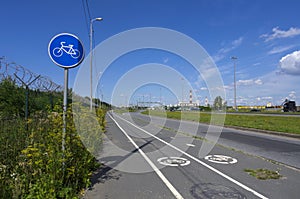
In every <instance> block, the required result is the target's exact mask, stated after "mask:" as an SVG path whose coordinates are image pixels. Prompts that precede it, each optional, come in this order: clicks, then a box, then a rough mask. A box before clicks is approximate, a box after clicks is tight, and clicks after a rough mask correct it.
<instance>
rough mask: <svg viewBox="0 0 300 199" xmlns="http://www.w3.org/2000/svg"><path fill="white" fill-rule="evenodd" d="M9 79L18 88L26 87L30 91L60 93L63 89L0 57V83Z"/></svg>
mask: <svg viewBox="0 0 300 199" xmlns="http://www.w3.org/2000/svg"><path fill="white" fill-rule="evenodd" d="M4 79H11V80H12V81H14V82H15V83H16V84H17V85H19V86H28V87H29V88H30V89H32V90H40V91H47V92H54V91H62V90H63V87H62V86H61V85H59V84H56V83H55V82H53V81H52V80H51V79H50V78H49V77H46V76H41V75H38V74H36V73H33V72H32V71H30V70H28V69H27V68H25V67H23V66H21V65H19V64H16V63H15V62H8V61H6V59H5V57H0V81H2V80H4Z"/></svg>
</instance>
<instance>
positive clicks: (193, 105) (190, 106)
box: [178, 90, 199, 109]
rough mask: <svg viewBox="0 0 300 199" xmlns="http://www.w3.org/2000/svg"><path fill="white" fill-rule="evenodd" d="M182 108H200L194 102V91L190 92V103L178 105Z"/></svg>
mask: <svg viewBox="0 0 300 199" xmlns="http://www.w3.org/2000/svg"><path fill="white" fill-rule="evenodd" d="M178 105H179V106H180V107H182V108H183V109H190V108H192V107H197V106H199V104H198V103H194V102H193V93H192V90H190V101H189V102H179V104H178Z"/></svg>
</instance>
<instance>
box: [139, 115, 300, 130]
mask: <svg viewBox="0 0 300 199" xmlns="http://www.w3.org/2000/svg"><path fill="white" fill-rule="evenodd" d="M143 114H147V115H149V114H150V115H153V116H160V117H166V116H167V117H168V118H172V119H183V120H190V121H196V122H200V123H207V124H209V123H211V113H203V112H170V111H167V112H162V111H150V112H149V111H144V112H143ZM222 117H223V115H222V114H215V119H214V121H213V122H212V124H215V125H222ZM299 124H300V117H289V116H271V115H268V116H265V115H231V114H227V115H226V116H225V122H224V125H225V126H236V127H244V128H253V129H260V130H268V131H275V132H283V133H292V134H299V135H300V125H299Z"/></svg>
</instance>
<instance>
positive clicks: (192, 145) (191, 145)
mask: <svg viewBox="0 0 300 199" xmlns="http://www.w3.org/2000/svg"><path fill="white" fill-rule="evenodd" d="M186 145H187V146H190V147H195V145H194V144H186Z"/></svg>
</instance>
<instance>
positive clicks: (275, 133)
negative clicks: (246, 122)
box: [224, 125, 300, 139]
mask: <svg viewBox="0 0 300 199" xmlns="http://www.w3.org/2000/svg"><path fill="white" fill-rule="evenodd" d="M224 127H225V128H232V129H237V130H246V131H255V132H258V133H265V134H269V135H278V136H283V137H290V138H298V139H300V134H293V133H284V132H276V131H269V130H262V129H255V128H247V127H240V126H227V125H224Z"/></svg>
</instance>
